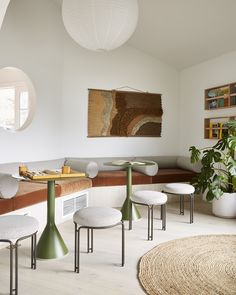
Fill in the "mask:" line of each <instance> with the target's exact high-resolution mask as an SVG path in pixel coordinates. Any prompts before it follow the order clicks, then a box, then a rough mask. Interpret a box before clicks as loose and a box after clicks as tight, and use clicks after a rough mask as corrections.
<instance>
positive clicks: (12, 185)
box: [0, 173, 19, 199]
mask: <svg viewBox="0 0 236 295" xmlns="http://www.w3.org/2000/svg"><path fill="white" fill-rule="evenodd" d="M18 186H19V184H18V180H17V179H15V178H13V177H12V176H11V175H10V174H6V173H0V198H2V199H10V198H12V197H14V196H15V195H16V193H17V191H18Z"/></svg>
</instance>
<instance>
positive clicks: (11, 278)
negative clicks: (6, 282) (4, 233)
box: [10, 243, 14, 295]
mask: <svg viewBox="0 0 236 295" xmlns="http://www.w3.org/2000/svg"><path fill="white" fill-rule="evenodd" d="M13 250H14V245H13V244H12V243H10V295H13V292H14V290H13Z"/></svg>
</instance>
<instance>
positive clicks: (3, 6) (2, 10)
mask: <svg viewBox="0 0 236 295" xmlns="http://www.w3.org/2000/svg"><path fill="white" fill-rule="evenodd" d="M9 2H10V0H0V29H1V27H2V23H3V19H4V16H5V14H6V11H7V6H8V4H9Z"/></svg>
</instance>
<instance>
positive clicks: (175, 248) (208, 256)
mask: <svg viewBox="0 0 236 295" xmlns="http://www.w3.org/2000/svg"><path fill="white" fill-rule="evenodd" d="M139 280H140V282H141V285H142V286H143V288H144V290H145V291H146V292H147V294H149V295H178V294H179V295H200V294H201V295H216V294H217V295H235V294H236V235H208V236H195V237H189V238H183V239H179V240H174V241H170V242H167V243H163V244H160V245H159V246H157V247H155V248H154V249H152V250H151V251H149V252H148V253H146V254H145V255H144V256H143V257H142V258H141V260H140V262H139Z"/></svg>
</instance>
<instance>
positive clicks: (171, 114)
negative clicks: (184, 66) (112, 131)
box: [63, 33, 179, 157]
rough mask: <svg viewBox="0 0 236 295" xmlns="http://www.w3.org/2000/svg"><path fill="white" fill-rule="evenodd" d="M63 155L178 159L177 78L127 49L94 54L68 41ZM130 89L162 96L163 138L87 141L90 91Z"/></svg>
mask: <svg viewBox="0 0 236 295" xmlns="http://www.w3.org/2000/svg"><path fill="white" fill-rule="evenodd" d="M63 73H64V83H63V85H64V87H63V114H64V133H65V135H64V138H65V142H64V143H65V146H64V150H65V151H66V154H67V155H70V156H91V157H92V156H97V157H99V156H134V155H139V156H142V155H164V154H165V155H168V154H177V152H178V147H177V148H176V141H177V140H178V134H177V133H176V129H178V124H179V115H178V109H179V103H178V99H179V74H178V72H177V71H176V70H175V69H173V68H171V67H169V66H167V65H165V64H163V63H162V62H160V61H158V60H156V59H154V58H152V57H150V56H148V55H146V54H144V53H142V52H141V51H138V50H136V49H134V48H131V47H128V46H123V47H121V48H119V49H116V50H114V51H111V52H104V53H96V52H92V51H88V50H85V49H83V48H81V47H80V46H78V45H77V44H76V43H75V42H74V41H73V40H72V39H71V38H70V37H69V36H68V35H67V34H66V33H65V37H64V70H63ZM122 86H130V87H133V88H136V89H140V90H142V91H149V92H156V93H162V94H163V95H162V103H163V110H164V115H163V125H162V127H163V128H162V137H161V138H146V137H141V138H140V137H139V138H122V137H117V138H111V137H110V138H109V137H107V138H87V121H88V111H87V109H88V88H99V89H115V88H118V87H122Z"/></svg>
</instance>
